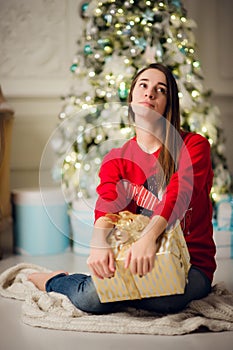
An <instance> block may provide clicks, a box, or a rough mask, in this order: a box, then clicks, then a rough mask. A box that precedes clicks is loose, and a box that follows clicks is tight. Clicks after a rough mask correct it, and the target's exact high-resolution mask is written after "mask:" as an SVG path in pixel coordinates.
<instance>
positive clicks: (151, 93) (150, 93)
mask: <svg viewBox="0 0 233 350" xmlns="http://www.w3.org/2000/svg"><path fill="white" fill-rule="evenodd" d="M145 97H148V98H149V99H150V100H153V99H154V98H155V97H156V94H155V91H154V90H152V89H148V90H146V91H145Z"/></svg>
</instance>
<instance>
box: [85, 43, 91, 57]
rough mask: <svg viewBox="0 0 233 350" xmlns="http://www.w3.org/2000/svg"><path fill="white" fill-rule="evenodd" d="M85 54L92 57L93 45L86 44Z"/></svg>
mask: <svg viewBox="0 0 233 350" xmlns="http://www.w3.org/2000/svg"><path fill="white" fill-rule="evenodd" d="M84 53H85V55H91V54H92V48H91V45H89V44H86V45H85V46H84Z"/></svg>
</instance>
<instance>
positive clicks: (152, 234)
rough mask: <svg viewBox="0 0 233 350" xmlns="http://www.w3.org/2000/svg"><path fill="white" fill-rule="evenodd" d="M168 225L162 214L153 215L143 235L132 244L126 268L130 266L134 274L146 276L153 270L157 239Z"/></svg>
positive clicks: (126, 260)
mask: <svg viewBox="0 0 233 350" xmlns="http://www.w3.org/2000/svg"><path fill="white" fill-rule="evenodd" d="M166 226H167V221H166V220H165V219H164V218H163V217H162V216H155V217H153V219H151V221H150V223H149V224H148V226H147V227H146V228H145V230H144V231H143V235H142V237H141V238H140V239H139V240H138V241H136V242H135V243H133V244H132V245H131V247H130V249H129V251H128V253H127V256H126V259H125V268H126V269H127V268H130V271H131V272H132V274H138V275H139V276H145V275H146V274H147V273H149V272H151V271H152V269H153V267H154V263H155V254H156V251H157V244H156V241H157V238H158V237H159V236H160V235H161V234H162V233H163V232H164V230H165V228H166Z"/></svg>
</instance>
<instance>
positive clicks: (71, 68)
mask: <svg viewBox="0 0 233 350" xmlns="http://www.w3.org/2000/svg"><path fill="white" fill-rule="evenodd" d="M77 67H78V65H77V63H73V64H72V66H71V67H70V71H71V72H72V73H74V72H75V71H76V69H77Z"/></svg>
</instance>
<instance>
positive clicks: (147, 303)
mask: <svg viewBox="0 0 233 350" xmlns="http://www.w3.org/2000/svg"><path fill="white" fill-rule="evenodd" d="M46 291H47V292H57V293H61V294H64V295H66V296H67V297H68V298H69V299H70V301H71V302H72V303H73V304H74V305H75V306H76V307H77V308H78V309H80V310H82V311H85V312H89V313H93V314H106V313H111V312H117V311H122V310H124V308H125V307H134V308H137V309H143V310H150V311H155V312H158V313H162V314H167V313H175V312H179V311H181V310H182V309H184V308H185V307H186V305H187V304H188V303H189V302H190V301H192V300H195V299H201V298H204V297H205V296H207V295H208V294H209V293H210V291H211V282H210V280H209V279H208V278H207V276H206V275H205V274H204V273H203V272H202V271H200V270H199V269H198V268H196V267H194V266H192V267H191V268H190V270H189V275H188V283H187V285H186V287H185V291H184V294H177V295H168V296H162V297H152V298H144V299H137V300H127V301H117V302H110V303H101V302H100V300H99V297H98V294H97V292H96V289H95V286H94V283H93V281H92V278H91V276H87V275H84V274H72V275H65V274H63V273H61V274H59V275H56V276H54V277H52V278H51V279H50V280H48V281H47V283H46Z"/></svg>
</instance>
